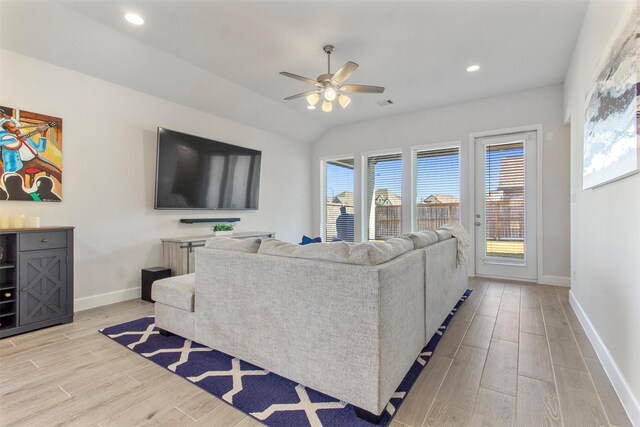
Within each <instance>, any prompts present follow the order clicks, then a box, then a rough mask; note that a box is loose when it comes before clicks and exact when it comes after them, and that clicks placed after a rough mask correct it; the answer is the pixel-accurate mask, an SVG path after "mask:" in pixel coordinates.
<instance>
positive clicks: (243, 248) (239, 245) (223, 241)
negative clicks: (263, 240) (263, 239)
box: [204, 237, 260, 254]
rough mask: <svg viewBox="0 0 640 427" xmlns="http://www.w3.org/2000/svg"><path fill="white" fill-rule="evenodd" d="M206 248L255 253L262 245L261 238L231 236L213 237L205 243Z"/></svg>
mask: <svg viewBox="0 0 640 427" xmlns="http://www.w3.org/2000/svg"><path fill="white" fill-rule="evenodd" d="M204 247H205V248H210V249H218V250H221V251H233V252H246V253H249V254H255V253H257V252H258V248H259V247H260V239H254V238H250V239H232V238H230V237H212V238H210V239H209V240H207V242H206V243H205V244H204Z"/></svg>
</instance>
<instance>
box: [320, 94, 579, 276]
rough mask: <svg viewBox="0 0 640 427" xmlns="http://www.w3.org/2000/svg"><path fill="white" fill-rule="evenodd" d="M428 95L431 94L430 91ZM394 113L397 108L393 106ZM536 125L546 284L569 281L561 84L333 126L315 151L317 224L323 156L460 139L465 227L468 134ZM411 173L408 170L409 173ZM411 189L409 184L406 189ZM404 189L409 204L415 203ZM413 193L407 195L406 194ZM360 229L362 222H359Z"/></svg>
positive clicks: (565, 134)
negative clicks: (539, 135) (539, 134)
mask: <svg viewBox="0 0 640 427" xmlns="http://www.w3.org/2000/svg"><path fill="white" fill-rule="evenodd" d="M425 96H428V94H425ZM384 108H389V113H392V112H393V107H392V106H390V107H384ZM533 124H542V125H543V134H544V138H543V141H544V143H543V165H544V166H543V170H542V172H543V177H542V183H543V188H542V195H543V198H542V200H543V209H544V214H543V230H544V231H543V232H544V235H543V263H544V264H543V265H544V271H543V273H544V276H543V277H541V278H539V281H541V282H548V283H554V284H564V283H567V284H568V281H569V279H568V278H569V168H568V166H569V129H568V127H566V126H564V124H563V120H562V86H551V87H546V88H541V89H536V90H530V91H526V92H520V93H514V94H510V95H506V96H500V97H495V98H488V99H483V100H479V101H475V102H468V103H464V104H457V105H451V106H446V107H441V108H434V109H429V110H425V111H420V112H416V113H411V114H402V115H398V116H391V117H387V118H383V119H379V120H371V121H366V122H361V123H356V124H353V125H346V126H341V127H337V128H334V129H332V130H331V131H329V132H328V133H327V134H325V135H324V136H323V137H322V138H320V139H319V140H318V141H317V142H316V143H315V144H314V145H313V151H312V158H313V164H312V176H311V183H312V201H313V204H314V209H313V227H314V230H315V233H316V235H318V234H319V230H320V200H321V197H320V179H319V175H320V172H319V163H320V161H319V159H320V158H321V157H324V156H332V155H341V154H355V155H356V156H358V155H359V154H360V153H362V152H366V151H371V150H381V149H388V148H398V147H401V148H402V149H403V151H404V153H405V154H406V155H409V152H410V147H411V146H415V145H423V144H432V143H433V144H437V143H442V142H448V141H461V142H462V152H461V163H460V169H461V175H462V176H461V187H462V188H461V203H462V218H463V225H465V227H466V228H467V229H468V230H470V229H471V224H469V221H468V218H469V209H470V207H469V177H468V170H469V164H468V162H469V135H470V134H471V133H475V132H483V131H491V130H497V129H506V128H513V127H520V126H527V125H533ZM405 175H406V174H405ZM405 188H406V187H405ZM407 193H408V192H405V193H404V194H403V199H404V202H405V204H409V203H410V202H411V198H410V196H409V195H408V194H407ZM406 197H408V198H406ZM356 227H357V224H356Z"/></svg>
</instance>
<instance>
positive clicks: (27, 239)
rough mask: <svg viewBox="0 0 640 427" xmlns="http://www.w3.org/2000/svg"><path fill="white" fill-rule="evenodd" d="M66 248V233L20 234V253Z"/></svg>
mask: <svg viewBox="0 0 640 427" xmlns="http://www.w3.org/2000/svg"><path fill="white" fill-rule="evenodd" d="M66 247H67V233H66V231H42V232H36V233H20V251H36V250H41V249H57V248H66Z"/></svg>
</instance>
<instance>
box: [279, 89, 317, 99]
mask: <svg viewBox="0 0 640 427" xmlns="http://www.w3.org/2000/svg"><path fill="white" fill-rule="evenodd" d="M312 93H318V91H317V90H308V91H306V92H302V93H298V94H296V95H291V96H287V97H286V98H285V99H284V100H285V101H289V100H291V99H296V98H302V97H303V96H308V95H311V94H312Z"/></svg>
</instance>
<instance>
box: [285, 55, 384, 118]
mask: <svg viewBox="0 0 640 427" xmlns="http://www.w3.org/2000/svg"><path fill="white" fill-rule="evenodd" d="M322 49H323V50H324V52H325V53H326V54H327V73H326V74H321V75H319V76H318V78H317V79H316V80H313V79H310V78H307V77H302V76H299V75H297V74H292V73H288V72H286V71H282V72H280V74H281V75H283V76H285V77H290V78H292V79H296V80H300V81H302V82H305V83H309V84H312V85H314V86H315V87H316V88H315V89H314V90H310V91H306V92H302V93H298V94H296V95H291V96H288V97H286V98H285V101H289V100H291V99H297V98H302V97H306V99H307V102H308V103H309V105H307V108H308V109H310V110H315V108H316V104H317V103H318V102H319V101H320V98H321V97H322V98H324V101H323V102H322V111H324V112H325V113H328V112H330V111H331V110H333V101H334V100H336V99H337V100H338V104H339V105H340V107H342V108H346V107H347V105H349V103H350V102H351V98H349V97H348V96H346V95H344V94H343V93H342V92H350V93H383V92H384V88H383V87H381V86H367V85H345V84H343V83H344V81H345V80H347V79H348V78H349V77H350V76H351V74H353V72H354V71H355V70H356V69H357V68H358V64H356V63H355V62H351V61H348V62H347V63H346V64H344V65H343V66H342V68H340V69H339V70H338V71H336V72H335V74H331V52H333V50H334V49H335V48H334V47H333V46H332V45H326V46H324V47H323V48H322Z"/></svg>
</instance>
